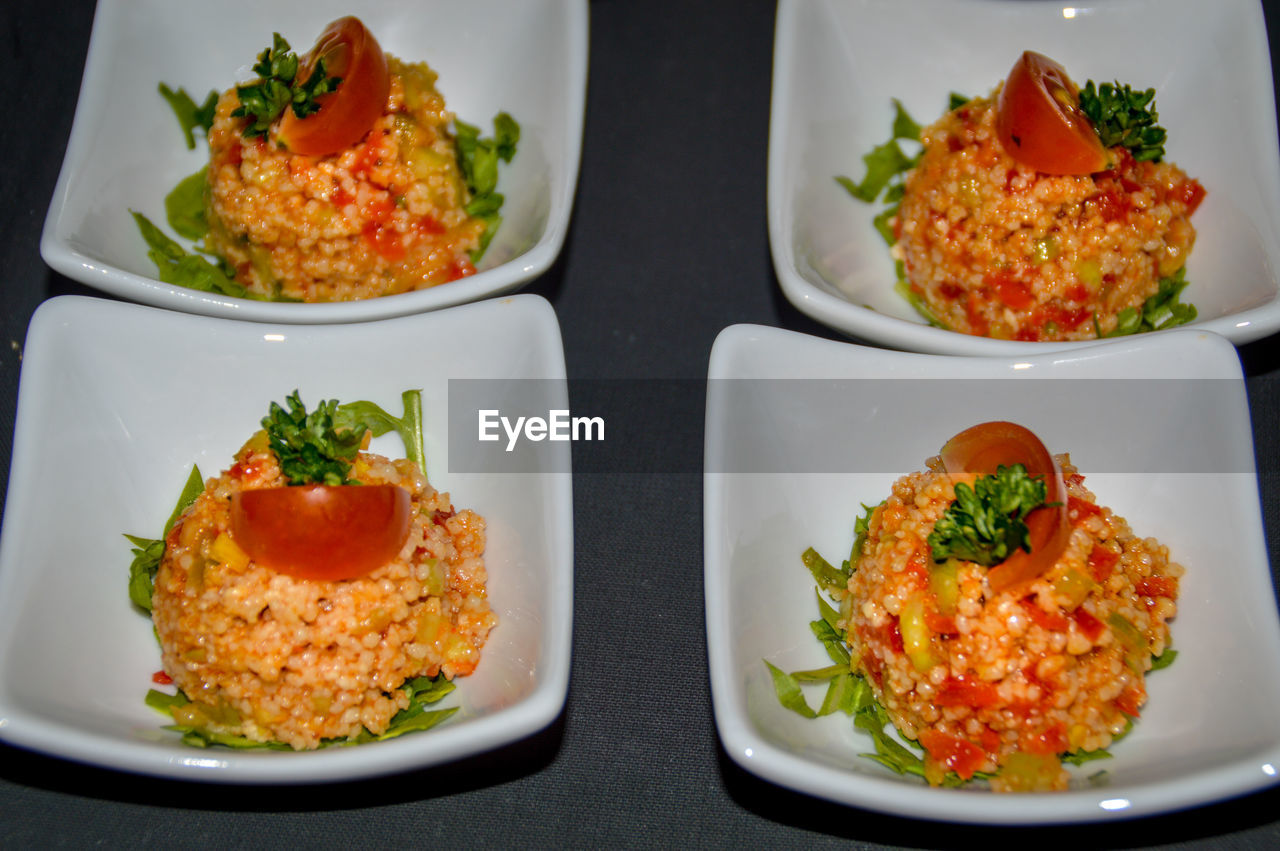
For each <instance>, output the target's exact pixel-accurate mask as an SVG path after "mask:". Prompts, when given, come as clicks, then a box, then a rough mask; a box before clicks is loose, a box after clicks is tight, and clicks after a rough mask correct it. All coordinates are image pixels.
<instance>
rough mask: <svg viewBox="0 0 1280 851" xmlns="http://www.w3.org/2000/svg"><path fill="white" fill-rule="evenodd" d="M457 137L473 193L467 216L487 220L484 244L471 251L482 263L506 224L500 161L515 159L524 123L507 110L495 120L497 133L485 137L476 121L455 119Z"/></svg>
mask: <svg viewBox="0 0 1280 851" xmlns="http://www.w3.org/2000/svg"><path fill="white" fill-rule="evenodd" d="M453 124H454V138H455V140H456V142H457V145H458V168H459V169H460V170H461V172H462V179H463V181H464V182H465V183H466V184H467V191H469V192H470V193H471V200H470V201H469V202H468V203H467V205H466V208H465V209H466V211H467V215H469V216H474V217H476V218H478V219H481V220H482V221H483V222H484V223H485V229H484V233H482V234H481V235H480V245H479V246H478V247H477V248H476V250H475V251H473V252H471V262H472V263H478V262H479V261H480V258H481V257H482V256H483V255H484V252H485V249H487V248H488V247H489V243H490V242H491V241H492V240H493V235H494V234H495V233H496V232H497V230H498V226H499V225H501V224H502V216H501V215H499V211H501V209H502V204H503V201H504V200H505V199H504V198H503V196H502V194H501V193H499V192H498V191H497V188H498V163H499V162H507V163H509V162H511V160H512V158H513V157H515V155H516V147H517V146H518V145H519V143H520V124H519V123H518V122H517V121H516V120H515V119H514V118H512V117H511V116H510V115H508V114H507V113H505V112H499V113H498V114H497V115H496V116H494V119H493V136H490V137H481V136H480V128H479V127H476V126H475V125H474V124H468V123H466V122H465V121H459V120H457V119H456V118H455V119H454V122H453Z"/></svg>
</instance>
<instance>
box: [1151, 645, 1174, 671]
mask: <svg viewBox="0 0 1280 851" xmlns="http://www.w3.org/2000/svg"><path fill="white" fill-rule="evenodd" d="M1177 658H1178V651H1177V650H1174V649H1173V648H1172V647H1169V648H1167V649H1166V650H1165V651H1164V652H1163V653H1161V654H1160V655H1159V656H1154V657H1152V659H1151V670H1152V671H1159V670H1160V669H1161V668H1167V667H1169V666H1170V665H1172V664H1173V660H1174V659H1177ZM1148 673H1150V671H1148Z"/></svg>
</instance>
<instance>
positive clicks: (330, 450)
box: [262, 390, 364, 485]
mask: <svg viewBox="0 0 1280 851" xmlns="http://www.w3.org/2000/svg"><path fill="white" fill-rule="evenodd" d="M285 403H286V404H287V405H288V406H289V407H288V409H287V410H286V409H285V408H284V407H283V406H281V405H280V404H279V403H277V402H272V403H271V408H270V409H269V410H268V412H267V415H266V416H265V417H263V418H262V427H263V428H264V429H266V431H267V443H268V445H269V446H270V447H271V451H272V452H274V453H275V455H276V458H277V459H279V461H280V470H281V472H282V473H284V475H285V477H286V478H288V479H289V484H291V485H306V484H312V483H315V484H324V485H345V484H348V483H349V480H348V479H347V473H349V472H350V471H351V465H352V463H353V462H354V461H355V459H356V453H358V452H359V451H360V444H361V442H362V441H363V440H364V432H363V431H358V430H355V429H348V428H342V429H339V428H338V426H337V423H336V422H335V416H336V415H337V411H338V400H337V399H329V400H328V401H322V402H320V403H319V404H318V405H316V409H315V410H314V411H312V412H310V413H308V412H307V407H306V405H304V404H303V402H302V397H301V396H299V395H298V391H297V390H294V391H293V392H292V393H290V394H289V395H288V396H287V397H286V398H285Z"/></svg>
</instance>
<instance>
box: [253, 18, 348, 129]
mask: <svg viewBox="0 0 1280 851" xmlns="http://www.w3.org/2000/svg"><path fill="white" fill-rule="evenodd" d="M272 39H273V40H272V45H271V47H268V48H267V49H266V50H264V51H262V53H260V54H258V62H257V64H256V65H254V66H253V70H254V73H256V74H257V75H258V77H259V79H258V81H257V82H256V83H250V84H249V85H247V86H237V87H236V95H237V96H238V97H239V98H240V106H238V107H236V109H235V110H234V111H233V112H232V113H231V114H232V116H234V117H236V118H248V119H249V122H248V123H247V124H246V125H245V128H244V136H245V138H250V137H253V136H261V137H262V138H263V139H265V138H267V133H268V131H269V130H270V129H271V125H272V124H273V123H274V122H275V120H276V119H277V118H279V117H280V116H281V115H283V114H284V111H285V110H286V109H288V108H290V107H292V108H293V114H294V115H295V116H297V117H298V118H306V117H307V116H308V115H312V114H313V113H315V112H317V111H318V110H319V109H320V104H319V103H318V102H317V98H319V97H320V96H321V95H327V94H330V93H331V92H333V91H335V90H336V89H337V88H338V84H339V83H341V82H342V78H341V77H330V76H329V75H328V74H327V73H325V67H324V59H323V58H320V59H318V60H316V65H315V68H314V69H312V71H311V74H310V75H309V76H308V77H307V79H306V80H303V81H301V82H299V81H298V79H297V77H298V56H297V54H295V53H294V52H293V51H292V50H291V49H290V48H289V42H287V41H285V40H284V38H283V37H282V36H281V35H280V33H274V34H273V35H272Z"/></svg>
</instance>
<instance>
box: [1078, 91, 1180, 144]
mask: <svg viewBox="0 0 1280 851" xmlns="http://www.w3.org/2000/svg"><path fill="white" fill-rule="evenodd" d="M1155 97H1156V90H1155V89H1147V90H1145V91H1140V92H1135V91H1133V90H1132V89H1131V88H1129V86H1128V85H1121V84H1120V83H1119V82H1118V81H1117V82H1116V83H1115V84H1114V85H1113V84H1111V83H1103V84H1102V85H1100V86H1096V87H1095V86H1094V83H1093V80H1089V81H1088V82H1087V83H1085V85H1084V88H1083V89H1081V90H1080V111H1081V112H1083V113H1084V114H1085V115H1086V116H1088V118H1089V120H1090V121H1091V122H1092V123H1093V128H1094V129H1095V130H1097V131H1098V138H1099V139H1101V140H1102V144H1103V147H1107V148H1111V147H1114V146H1116V145H1124V146H1125V147H1126V148H1128V149H1129V151H1130V153H1132V154H1133V158H1134V159H1135V160H1137V161H1139V162H1143V161H1147V160H1149V161H1151V162H1160V159H1161V158H1162V157H1163V156H1164V142H1165V136H1166V134H1165V131H1164V128H1163V127H1161V126H1160V125H1158V124H1157V123H1156V122H1157V121H1158V120H1159V115H1158V114H1157V113H1156V105H1155Z"/></svg>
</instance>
